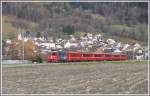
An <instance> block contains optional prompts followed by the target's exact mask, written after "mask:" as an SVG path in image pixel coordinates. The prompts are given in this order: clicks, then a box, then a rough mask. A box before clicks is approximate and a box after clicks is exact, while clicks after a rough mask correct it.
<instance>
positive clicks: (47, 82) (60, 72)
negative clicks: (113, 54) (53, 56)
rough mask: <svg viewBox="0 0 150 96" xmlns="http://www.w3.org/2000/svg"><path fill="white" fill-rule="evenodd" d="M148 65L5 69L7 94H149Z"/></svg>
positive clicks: (92, 65) (5, 89)
mask: <svg viewBox="0 0 150 96" xmlns="http://www.w3.org/2000/svg"><path fill="white" fill-rule="evenodd" d="M147 68H148V65H147V64H140V65H139V64H91V65H84V64H82V65H78V64H77V65H42V66H26V67H12V68H7V67H6V68H3V94H15V93H16V94H146V93H147V92H148V77H147V76H148V70H147Z"/></svg>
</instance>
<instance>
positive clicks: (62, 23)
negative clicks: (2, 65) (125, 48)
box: [2, 2, 148, 44]
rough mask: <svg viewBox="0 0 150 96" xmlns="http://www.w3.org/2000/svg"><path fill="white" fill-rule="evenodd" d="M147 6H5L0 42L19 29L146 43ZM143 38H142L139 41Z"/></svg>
mask: <svg viewBox="0 0 150 96" xmlns="http://www.w3.org/2000/svg"><path fill="white" fill-rule="evenodd" d="M147 10H148V3H146V2H145V3H144V2H143V3H138V2H137V3H131V2H130V3H123V2H122V3H115V2H114V3H105V2H100V3H79V2H77V3H75V2H72V3H69V2H67V3H63V2H62V3H58V2H57V3H54V2H49V3H8V2H7V3H5V2H3V10H2V11H3V37H4V38H3V39H6V38H10V39H13V38H15V37H16V36H17V34H18V32H20V30H25V31H28V32H29V33H30V34H31V35H34V36H36V34H37V33H38V32H41V33H42V35H43V36H46V37H49V36H53V37H62V38H63V37H64V35H66V34H67V35H70V34H75V35H80V34H77V33H81V34H82V33H86V32H89V33H93V34H95V33H101V34H104V36H106V37H107V36H108V37H112V38H115V39H117V40H122V41H124V42H139V43H141V44H147V42H148V26H147V24H148V11H147ZM141 37H143V38H141Z"/></svg>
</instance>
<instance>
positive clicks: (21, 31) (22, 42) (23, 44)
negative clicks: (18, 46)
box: [21, 31, 24, 64]
mask: <svg viewBox="0 0 150 96" xmlns="http://www.w3.org/2000/svg"><path fill="white" fill-rule="evenodd" d="M21 32H22V37H23V38H22V64H23V61H24V31H21Z"/></svg>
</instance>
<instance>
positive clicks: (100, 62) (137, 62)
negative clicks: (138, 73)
mask: <svg viewBox="0 0 150 96" xmlns="http://www.w3.org/2000/svg"><path fill="white" fill-rule="evenodd" d="M49 64H50V65H66V64H67V65H71V64H84V65H91V64H148V60H141V61H137V60H126V61H93V62H64V63H37V64H33V63H29V64H3V67H21V66H36V65H49Z"/></svg>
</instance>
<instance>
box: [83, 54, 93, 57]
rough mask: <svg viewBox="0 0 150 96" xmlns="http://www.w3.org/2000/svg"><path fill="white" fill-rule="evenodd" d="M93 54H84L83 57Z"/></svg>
mask: <svg viewBox="0 0 150 96" xmlns="http://www.w3.org/2000/svg"><path fill="white" fill-rule="evenodd" d="M91 56H92V54H83V57H91Z"/></svg>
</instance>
